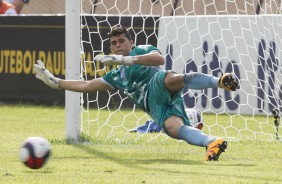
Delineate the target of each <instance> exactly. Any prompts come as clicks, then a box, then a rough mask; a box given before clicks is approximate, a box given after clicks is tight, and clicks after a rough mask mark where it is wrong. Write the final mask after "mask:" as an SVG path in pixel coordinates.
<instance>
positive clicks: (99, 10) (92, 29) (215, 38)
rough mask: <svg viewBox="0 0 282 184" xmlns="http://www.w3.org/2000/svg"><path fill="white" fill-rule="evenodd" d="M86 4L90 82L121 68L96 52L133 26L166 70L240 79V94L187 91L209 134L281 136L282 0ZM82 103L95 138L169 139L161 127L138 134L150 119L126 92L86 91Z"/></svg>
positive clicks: (86, 0)
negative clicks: (114, 30) (119, 29)
mask: <svg viewBox="0 0 282 184" xmlns="http://www.w3.org/2000/svg"><path fill="white" fill-rule="evenodd" d="M81 2H82V11H81V13H82V18H81V23H82V26H81V27H82V29H81V50H82V78H83V79H84V80H91V79H94V78H99V77H102V76H103V75H104V74H105V73H107V72H108V71H110V70H111V69H113V68H115V67H116V66H114V67H104V66H103V65H102V64H101V63H99V62H96V61H93V57H94V56H95V55H97V54H100V53H105V54H110V50H109V40H108V38H107V32H109V31H110V28H111V27H112V26H114V25H117V24H121V25H123V26H124V27H126V28H128V30H130V32H131V33H132V35H133V38H134V40H135V43H136V45H141V44H152V45H155V46H157V47H158V48H159V49H160V50H161V52H162V54H163V55H164V57H165V58H166V64H165V65H164V66H163V68H164V69H172V70H174V71H176V72H178V73H188V72H192V71H194V72H196V71H198V72H202V73H207V74H212V75H214V76H217V77H220V76H221V74H222V73H225V72H233V73H235V76H236V78H237V80H238V81H240V89H239V90H237V92H228V91H224V90H221V89H207V90H202V91H200V90H189V89H184V91H183V97H184V101H185V106H186V107H187V108H196V109H198V110H200V111H201V112H202V114H203V116H204V120H205V121H204V128H203V131H204V132H206V133H208V134H210V135H214V136H221V137H225V138H229V139H234V140H240V139H241V140H249V139H251V140H253V139H255V140H275V139H277V138H279V137H280V136H279V135H278V134H277V132H279V129H280V126H275V125H274V120H275V118H274V116H273V114H272V111H273V110H275V109H278V110H280V109H281V97H282V91H281V89H282V87H281V86H280V84H281V80H282V74H281V69H280V68H281V63H280V61H279V60H281V48H282V46H281V43H280V40H281V35H282V18H281V15H280V1H258V0H257V1H256V0H249V1H233V0H216V1H215V0H203V1H177V0H175V1H172V0H143V1H139V0H125V1H119V0H105V1H103V0H92V1H90V0H83V1H81ZM258 14H259V15H258ZM226 15H227V16H226ZM82 107H83V110H82V111H83V112H82V123H81V129H82V131H83V132H84V133H86V134H87V135H89V136H93V137H95V138H101V139H113V140H117V141H124V140H136V139H140V138H145V139H146V140H152V139H155V138H164V139H166V138H167V136H166V135H165V134H163V133H161V132H159V133H131V132H130V130H132V129H134V128H136V127H138V126H141V125H144V124H145V122H146V121H148V120H150V117H149V116H148V115H147V114H145V113H144V112H142V111H140V110H138V109H137V108H136V107H135V106H134V104H133V103H132V102H131V101H130V100H129V99H128V98H127V97H126V96H125V95H124V94H122V93H120V92H119V91H106V92H96V93H91V94H90V93H89V94H84V96H83V98H82ZM279 117H280V116H278V119H277V121H278V122H280V118H279ZM280 131H281V130H280Z"/></svg>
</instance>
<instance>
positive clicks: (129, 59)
mask: <svg viewBox="0 0 282 184" xmlns="http://www.w3.org/2000/svg"><path fill="white" fill-rule="evenodd" d="M94 60H95V61H101V63H103V64H104V65H106V66H112V65H127V66H129V65H132V64H133V62H134V60H136V58H135V57H133V56H123V55H97V56H95V58H94Z"/></svg>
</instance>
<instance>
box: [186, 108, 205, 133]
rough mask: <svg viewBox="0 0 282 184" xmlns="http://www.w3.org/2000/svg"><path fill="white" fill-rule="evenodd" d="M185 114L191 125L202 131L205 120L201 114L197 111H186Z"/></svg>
mask: <svg viewBox="0 0 282 184" xmlns="http://www.w3.org/2000/svg"><path fill="white" fill-rule="evenodd" d="M185 112H186V114H187V116H188V118H189V121H190V125H191V126H193V127H195V128H198V129H199V130H202V128H203V126H204V124H203V122H204V119H203V116H202V114H201V112H199V111H197V110H196V109H185Z"/></svg>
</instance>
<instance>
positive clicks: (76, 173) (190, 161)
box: [0, 105, 282, 184]
mask: <svg viewBox="0 0 282 184" xmlns="http://www.w3.org/2000/svg"><path fill="white" fill-rule="evenodd" d="M0 112H1V113H0V131H1V133H0V141H1V142H0V183H9V184H10V183H20V184H22V183H29V184H31V183H40V184H43V183H48V184H50V183H79V184H80V183H91V184H92V183H101V184H104V183H113V184H118V183H122V184H123V183H130V184H131V183H158V184H159V183H161V184H163V183H164V184H165V183H167V184H171V183H178V184H181V183H183V184H184V183H234V184H235V183H236V184H237V183H244V184H245V183H281V181H282V175H281V172H280V171H281V170H282V164H281V163H282V155H281V153H282V143H281V142H278V141H259V140H256V141H254V140H248V141H246V139H244V140H243V141H229V145H228V149H227V150H226V153H223V154H222V155H221V157H220V159H219V161H218V162H206V161H204V154H205V149H204V148H200V147H196V146H192V145H188V144H186V143H185V142H183V141H176V140H173V139H170V138H166V137H165V136H157V135H158V134H153V137H154V139H152V140H150V141H148V138H150V136H149V137H148V136H141V137H140V136H139V137H138V136H137V135H136V134H128V138H126V139H123V141H116V140H115V139H109V138H107V137H106V138H104V137H103V136H101V137H100V136H99V137H98V138H96V137H95V136H94V137H91V138H87V139H88V140H91V141H90V142H86V141H85V142H83V143H81V144H67V143H66V142H65V125H64V124H65V122H64V116H65V114H64V109H63V108H61V107H40V106H36V107H34V106H3V105H2V106H0ZM119 113H120V112H119ZM125 113H128V114H131V112H125ZM123 115H124V114H122V116H123ZM131 115H132V114H131ZM142 116H143V115H142V113H140V114H139V112H137V113H136V115H134V117H130V118H129V119H128V120H126V121H129V120H130V121H131V120H132V121H133V120H134V119H139V120H142ZM107 117H108V116H107ZM102 118H106V117H102ZM117 118H119V117H118V116H117V117H115V118H114V120H117ZM131 118H132V119H131ZM213 118H214V116H212V115H205V122H207V124H206V126H205V127H204V130H205V131H213V132H215V133H218V134H221V131H222V130H221V128H218V127H220V126H214V125H213V124H214V122H215V121H213ZM218 118H220V121H219V122H221V123H223V124H224V126H227V127H228V126H229V123H230V122H229V121H227V120H229V119H230V116H224V115H223V116H218ZM232 118H238V119H242V121H243V122H244V121H245V119H246V118H245V117H232ZM264 118H265V117H257V118H256V119H254V118H249V119H250V120H247V121H248V126H250V129H251V130H253V131H255V130H260V129H261V128H260V127H258V126H257V125H255V126H253V127H252V126H251V125H250V124H252V122H254V123H253V124H258V122H264ZM237 122H239V123H238V124H235V125H232V126H230V127H231V129H234V130H235V131H230V132H231V133H230V135H236V134H237V133H236V132H238V131H237V129H238V130H241V129H242V130H243V129H244V128H245V126H246V125H245V124H244V123H240V121H239V120H237ZM132 123H133V124H134V122H132ZM233 123H234V122H233ZM262 125H263V123H262ZM116 126H117V125H115V124H112V125H111V126H108V127H107V128H108V129H109V130H113V129H114V130H115V131H116V132H122V133H123V132H124V129H127V128H128V129H130V128H132V127H134V126H135V124H134V125H130V124H128V125H127V124H126V125H124V126H125V127H126V128H121V129H119V128H117V129H115V128H116ZM222 126H223V125H222ZM92 127H93V128H94V127H95V125H92ZM117 127H118V126H117ZM267 127H268V126H267ZM107 128H106V129H107ZM103 131H104V130H103ZM103 131H102V134H101V135H103V134H105V135H106V136H108V135H109V134H108V133H106V131H105V133H103ZM269 131H271V129H270V130H269ZM234 132H235V133H234ZM122 133H116V134H115V133H113V134H112V135H114V137H117V138H120V137H121V136H122V135H121V134H122ZM30 136H41V137H45V138H47V139H48V140H49V141H50V142H51V144H52V157H51V160H50V161H49V162H48V163H47V165H46V166H45V167H43V168H42V169H39V170H31V169H29V168H27V167H25V166H24V165H23V164H22V163H20V161H19V159H18V157H19V156H18V152H19V147H20V144H21V142H22V141H23V140H24V139H26V138H27V137H30ZM136 137H138V138H136ZM119 140H120V139H119Z"/></svg>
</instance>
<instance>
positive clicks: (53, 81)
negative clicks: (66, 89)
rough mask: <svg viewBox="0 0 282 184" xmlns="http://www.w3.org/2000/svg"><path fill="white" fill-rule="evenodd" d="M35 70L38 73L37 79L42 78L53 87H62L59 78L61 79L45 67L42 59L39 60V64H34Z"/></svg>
mask: <svg viewBox="0 0 282 184" xmlns="http://www.w3.org/2000/svg"><path fill="white" fill-rule="evenodd" d="M33 70H34V72H35V73H36V75H35V77H36V78H37V79H39V80H42V81H43V82H44V83H45V84H47V85H48V86H50V87H51V88H53V89H60V86H59V80H61V79H59V78H56V77H54V75H53V74H51V73H50V72H49V71H48V70H47V69H46V68H45V66H44V63H43V62H42V61H40V60H37V64H34V65H33Z"/></svg>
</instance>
